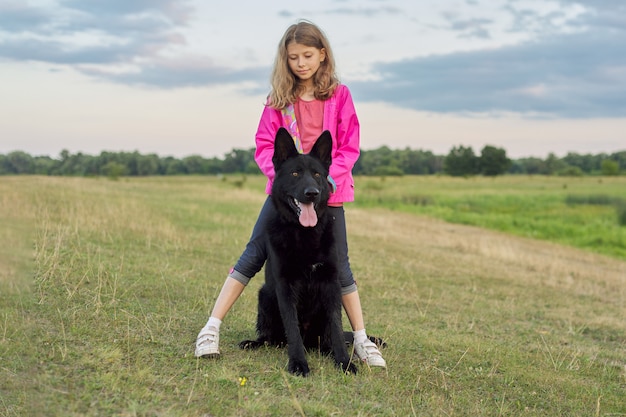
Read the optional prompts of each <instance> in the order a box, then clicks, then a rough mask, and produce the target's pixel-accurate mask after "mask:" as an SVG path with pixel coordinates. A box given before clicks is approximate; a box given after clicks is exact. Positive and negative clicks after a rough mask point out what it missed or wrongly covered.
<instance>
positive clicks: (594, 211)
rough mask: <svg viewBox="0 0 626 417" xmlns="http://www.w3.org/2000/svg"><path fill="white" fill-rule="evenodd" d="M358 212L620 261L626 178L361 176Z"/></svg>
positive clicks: (625, 255) (624, 253) (624, 246)
mask: <svg viewBox="0 0 626 417" xmlns="http://www.w3.org/2000/svg"><path fill="white" fill-rule="evenodd" d="M357 185H360V188H359V197H358V201H357V205H358V206H360V207H387V208H389V209H392V210H398V211H405V212H409V213H416V214H424V215H429V216H433V217H437V218H440V219H442V220H445V221H448V222H453V223H460V224H468V225H474V226H479V227H485V228H489V229H494V230H500V231H504V232H507V233H513V234H516V235H519V236H526V237H531V238H536V239H544V240H549V241H552V242H558V243H562V244H566V245H571V246H574V247H578V248H584V249H588V250H592V251H595V252H598V253H603V254H606V255H611V256H615V257H618V258H621V259H623V260H626V228H625V227H624V221H623V220H622V217H623V216H624V215H623V208H622V207H623V204H624V202H625V201H626V177H575V178H564V177H523V176H505V177H496V178H480V177H475V178H468V179H464V178H451V177H423V176H420V177H403V178H393V177H388V178H367V179H365V178H361V179H360V181H359V184H357Z"/></svg>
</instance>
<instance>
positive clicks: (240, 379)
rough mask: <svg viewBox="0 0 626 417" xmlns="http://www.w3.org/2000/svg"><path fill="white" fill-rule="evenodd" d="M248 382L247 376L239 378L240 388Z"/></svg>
mask: <svg viewBox="0 0 626 417" xmlns="http://www.w3.org/2000/svg"><path fill="white" fill-rule="evenodd" d="M246 382H248V378H246V377H245V376H240V377H239V386H240V387H243V386H245V385H246Z"/></svg>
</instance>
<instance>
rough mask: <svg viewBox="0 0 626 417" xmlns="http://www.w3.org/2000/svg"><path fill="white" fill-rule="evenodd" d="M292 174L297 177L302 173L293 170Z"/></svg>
mask: <svg viewBox="0 0 626 417" xmlns="http://www.w3.org/2000/svg"><path fill="white" fill-rule="evenodd" d="M291 175H292V176H294V177H297V176H298V175H300V174H298V173H297V172H296V171H293V172H292V173H291Z"/></svg>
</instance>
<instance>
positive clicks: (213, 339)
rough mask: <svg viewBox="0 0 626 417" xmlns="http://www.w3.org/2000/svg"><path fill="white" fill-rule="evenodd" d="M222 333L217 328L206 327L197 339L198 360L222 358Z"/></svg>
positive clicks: (196, 353)
mask: <svg viewBox="0 0 626 417" xmlns="http://www.w3.org/2000/svg"><path fill="white" fill-rule="evenodd" d="M219 345H220V331H219V330H217V329H216V328H215V327H204V328H203V329H202V330H200V333H199V334H198V338H197V339H196V352H195V355H196V357H197V358H219V357H220V346H219Z"/></svg>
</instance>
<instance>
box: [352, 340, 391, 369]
mask: <svg viewBox="0 0 626 417" xmlns="http://www.w3.org/2000/svg"><path fill="white" fill-rule="evenodd" d="M354 353H355V354H356V356H357V357H358V358H359V359H361V360H362V361H363V362H365V363H367V364H368V365H369V366H379V367H381V368H386V367H387V362H385V359H384V358H383V355H382V354H381V353H380V350H378V347H377V346H376V344H374V343H373V342H372V341H371V340H369V339H366V340H365V342H362V343H355V344H354Z"/></svg>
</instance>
